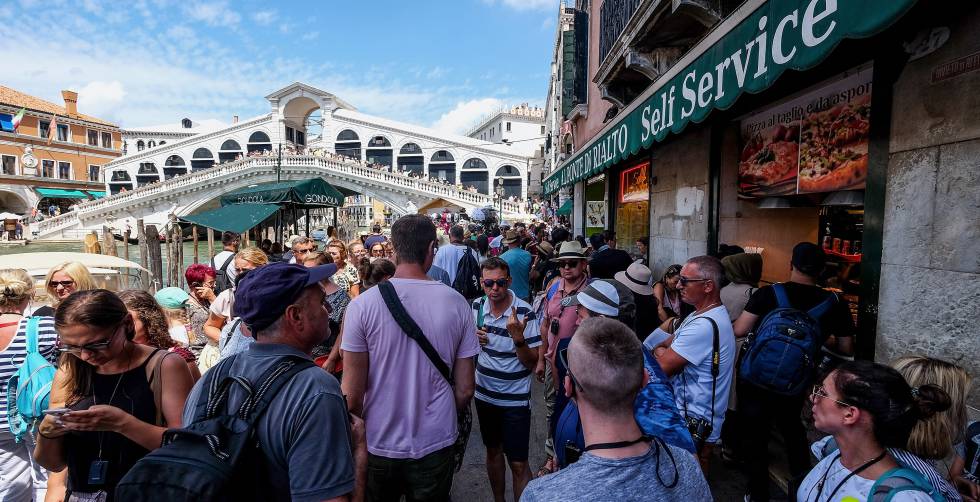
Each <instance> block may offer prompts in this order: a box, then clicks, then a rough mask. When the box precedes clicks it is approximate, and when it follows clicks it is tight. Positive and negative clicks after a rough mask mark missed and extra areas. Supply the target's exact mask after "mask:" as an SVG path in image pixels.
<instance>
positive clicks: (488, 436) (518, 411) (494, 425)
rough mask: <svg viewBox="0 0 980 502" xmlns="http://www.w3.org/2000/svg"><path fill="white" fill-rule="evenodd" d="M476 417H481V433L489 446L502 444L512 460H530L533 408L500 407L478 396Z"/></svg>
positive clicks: (484, 441) (496, 446) (509, 459)
mask: <svg viewBox="0 0 980 502" xmlns="http://www.w3.org/2000/svg"><path fill="white" fill-rule="evenodd" d="M473 401H476V416H477V418H479V420H480V435H481V436H483V445H484V446H486V447H487V448H500V447H501V446H503V449H504V455H506V456H507V461H509V462H527V451H528V443H529V442H530V438H531V408H530V407H528V406H497V405H495V404H490V403H487V402H484V401H481V400H479V399H474V400H473Z"/></svg>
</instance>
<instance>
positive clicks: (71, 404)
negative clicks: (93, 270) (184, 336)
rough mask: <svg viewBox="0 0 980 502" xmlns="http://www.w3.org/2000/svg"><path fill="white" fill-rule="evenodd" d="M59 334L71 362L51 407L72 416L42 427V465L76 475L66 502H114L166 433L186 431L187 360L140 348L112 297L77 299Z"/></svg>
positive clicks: (102, 293)
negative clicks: (129, 476) (127, 476)
mask: <svg viewBox="0 0 980 502" xmlns="http://www.w3.org/2000/svg"><path fill="white" fill-rule="evenodd" d="M55 328H56V329H57V330H58V335H59V336H60V337H61V340H60V342H59V350H60V351H61V353H62V354H63V356H62V359H61V365H60V367H59V368H58V371H57V372H56V373H55V377H54V385H53V386H52V391H51V405H50V406H51V408H59V407H65V408H68V411H67V412H65V413H55V414H49V415H48V416H46V417H44V420H42V421H41V425H40V427H39V434H38V439H37V446H36V447H35V449H34V458H35V459H36V460H37V462H38V463H39V464H41V465H42V466H44V467H45V468H47V469H49V470H51V471H54V472H61V471H63V470H64V469H65V468H66V467H67V468H68V480H67V481H68V482H67V494H66V500H71V498H70V497H71V495H72V494H76V495H77V496H78V497H79V498H80V499H83V500H89V499H91V500H113V491H114V489H115V486H116V484H117V483H118V482H119V480H120V479H121V478H122V476H123V475H124V474H126V472H127V471H128V470H129V469H130V468H131V467H132V466H133V464H135V463H136V461H137V460H139V459H140V458H142V457H143V456H144V455H146V454H147V453H149V452H150V450H151V449H154V448H156V447H158V446H160V442H161V440H162V438H163V432H164V431H165V430H166V427H168V426H169V427H180V426H181V423H182V422H181V411H182V409H183V407H184V401H185V400H186V398H187V394H188V393H189V392H190V389H191V385H192V382H191V375H190V372H189V371H188V369H187V365H186V364H185V363H184V361H183V360H182V359H181V358H180V357H179V356H176V355H172V356H171V355H170V354H169V353H168V352H166V351H165V350H161V349H156V348H153V347H148V346H146V345H139V344H136V343H134V342H133V338H134V337H135V336H136V326H135V323H134V320H133V317H132V315H131V314H130V313H129V311H128V310H127V309H126V305H125V304H124V303H123V302H122V300H120V299H119V298H118V297H117V296H116V295H115V294H113V293H112V292H111V291H107V290H104V289H94V290H89V291H79V292H77V293H74V294H72V295H71V296H69V297H68V298H66V299H65V300H63V301H62V302H61V304H60V305H59V306H58V310H57V311H56V312H55ZM157 358H163V360H162V361H158V359H157ZM158 362H159V363H160V364H157V363H158ZM163 382H166V385H161V384H162V383H163Z"/></svg>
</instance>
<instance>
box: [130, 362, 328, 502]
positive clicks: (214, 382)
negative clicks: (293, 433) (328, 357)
mask: <svg viewBox="0 0 980 502" xmlns="http://www.w3.org/2000/svg"><path fill="white" fill-rule="evenodd" d="M235 359H237V356H236V357H229V358H227V359H225V360H224V361H222V362H220V363H218V365H217V366H215V367H213V368H211V369H210V370H209V371H208V372H207V373H206V374H205V376H204V382H202V385H203V388H202V392H201V396H200V398H199V399H198V402H197V406H196V407H195V409H194V420H193V422H191V423H190V424H187V425H185V426H184V428H182V429H168V430H167V431H166V432H165V433H164V434H163V445H162V446H161V447H160V448H157V449H156V450H153V451H151V452H150V453H149V454H147V455H146V456H145V457H143V458H141V459H140V460H139V461H137V462H136V464H135V465H134V466H133V467H132V468H131V469H130V470H129V472H128V473H126V475H125V476H123V478H122V480H120V481H119V484H117V485H116V491H115V499H116V500H142V501H159V502H174V501H193V502H208V501H224V500H228V501H231V500H275V499H276V498H277V494H275V493H272V490H271V489H270V486H269V483H268V481H267V480H268V470H267V468H266V462H265V458H264V456H263V453H262V450H261V449H260V448H261V446H260V445H259V444H258V439H257V437H256V435H255V424H256V423H257V422H258V419H259V417H261V416H262V413H263V412H265V410H266V408H267V407H268V406H269V403H270V402H271V401H272V400H273V399H274V398H275V396H276V395H278V394H279V391H280V390H281V389H282V386H283V385H284V384H285V383H286V382H288V381H289V380H290V379H291V378H292V377H293V376H294V375H296V374H297V373H299V372H300V371H303V370H304V369H307V368H312V367H314V366H315V365H314V364H313V362H312V361H310V360H308V359H303V358H301V357H296V356H284V357H282V358H281V359H280V360H279V361H278V362H277V363H276V365H275V366H273V367H272V368H270V369H269V370H268V371H266V373H265V374H264V375H262V377H261V378H260V379H259V380H257V381H256V382H254V384H253V382H249V381H248V380H247V379H245V378H243V377H241V376H230V375H229V371H230V368H231V365H232V362H233V361H234V360H235ZM236 384H237V385H241V386H242V387H243V388H244V389H245V391H246V393H247V394H248V397H247V398H246V399H245V400H244V401H243V402H242V405H241V406H240V407H239V409H238V410H237V411H234V412H229V410H226V409H225V408H226V406H227V400H228V394H229V391H230V390H231V387H232V386H233V385H236ZM204 391H207V393H206V394H205V392H204Z"/></svg>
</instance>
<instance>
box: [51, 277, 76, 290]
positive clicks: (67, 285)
mask: <svg viewBox="0 0 980 502" xmlns="http://www.w3.org/2000/svg"><path fill="white" fill-rule="evenodd" d="M74 285H75V281H73V280H70V279H69V280H67V281H51V282H49V283H48V287H49V288H51V289H55V288H57V287H58V286H61V287H63V288H70V287H72V286H74Z"/></svg>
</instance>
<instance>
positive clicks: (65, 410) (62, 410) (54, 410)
mask: <svg viewBox="0 0 980 502" xmlns="http://www.w3.org/2000/svg"><path fill="white" fill-rule="evenodd" d="M69 411H72V410H71V409H70V408H50V409H47V410H44V411H43V413H44V414H45V415H51V416H55V417H60V416H61V415H64V414H65V413H68V412H69Z"/></svg>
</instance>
